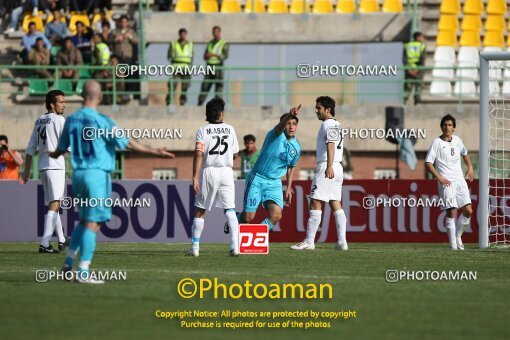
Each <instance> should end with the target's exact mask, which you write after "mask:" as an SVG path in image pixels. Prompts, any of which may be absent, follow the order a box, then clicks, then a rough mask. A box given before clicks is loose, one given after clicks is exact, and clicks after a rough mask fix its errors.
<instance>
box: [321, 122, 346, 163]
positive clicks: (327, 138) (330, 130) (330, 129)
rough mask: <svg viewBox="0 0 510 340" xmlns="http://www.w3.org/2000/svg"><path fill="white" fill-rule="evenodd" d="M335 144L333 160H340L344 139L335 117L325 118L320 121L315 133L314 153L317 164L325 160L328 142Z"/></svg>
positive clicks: (326, 158)
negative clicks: (315, 146) (317, 130)
mask: <svg viewBox="0 0 510 340" xmlns="http://www.w3.org/2000/svg"><path fill="white" fill-rule="evenodd" d="M329 143H334V144H335V156H334V159H333V162H334V163H336V162H338V163H339V162H341V161H342V159H343V151H344V150H343V146H344V139H343V134H342V128H341V127H340V123H339V122H338V121H336V120H335V119H332V118H331V119H326V120H325V121H323V122H322V125H321V128H320V129H319V133H318V134H317V151H316V154H315V157H316V160H317V164H318V163H322V162H327V160H328V144H329Z"/></svg>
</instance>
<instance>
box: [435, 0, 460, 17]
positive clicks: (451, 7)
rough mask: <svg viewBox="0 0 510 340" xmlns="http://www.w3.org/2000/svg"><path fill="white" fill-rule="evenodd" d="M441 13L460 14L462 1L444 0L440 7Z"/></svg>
mask: <svg viewBox="0 0 510 340" xmlns="http://www.w3.org/2000/svg"><path fill="white" fill-rule="evenodd" d="M439 12H440V13H441V14H459V13H460V1H459V0H443V1H441V7H440V9H439Z"/></svg>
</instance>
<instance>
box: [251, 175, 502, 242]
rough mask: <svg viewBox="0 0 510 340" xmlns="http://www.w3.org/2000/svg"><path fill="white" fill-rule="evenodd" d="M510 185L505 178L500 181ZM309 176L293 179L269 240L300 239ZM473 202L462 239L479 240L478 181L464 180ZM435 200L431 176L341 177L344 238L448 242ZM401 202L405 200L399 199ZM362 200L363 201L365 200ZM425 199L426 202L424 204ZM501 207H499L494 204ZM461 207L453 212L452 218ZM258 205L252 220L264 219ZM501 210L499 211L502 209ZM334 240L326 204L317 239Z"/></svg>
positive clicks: (334, 236) (295, 240)
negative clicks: (289, 201) (288, 198)
mask: <svg viewBox="0 0 510 340" xmlns="http://www.w3.org/2000/svg"><path fill="white" fill-rule="evenodd" d="M505 182H506V187H510V180H507V181H505ZM310 185H311V182H310V181H295V182H294V183H293V192H294V197H293V201H292V204H291V205H290V206H289V207H285V209H284V211H283V218H282V220H281V221H280V223H279V225H278V226H276V228H275V230H274V231H273V232H271V233H270V241H271V242H299V241H302V240H303V239H304V238H305V235H306V224H307V221H308V198H307V197H308V194H309V192H310ZM468 187H469V189H470V192H471V200H472V203H473V216H472V217H471V224H470V226H469V227H468V228H467V230H466V231H465V233H464V236H463V241H464V242H466V243H474V242H478V222H477V208H478V181H473V182H472V183H471V182H468ZM365 197H373V199H378V201H384V202H386V203H388V202H391V203H392V204H395V203H396V204H398V202H400V203H401V204H400V206H393V207H390V206H384V205H383V204H381V205H379V206H377V207H374V208H371V209H366V208H364V207H363V204H364V198H365ZM493 199H494V198H493ZM434 200H439V196H438V187H437V181H435V180H351V181H344V185H343V188H342V207H343V209H344V211H345V214H346V216H347V240H348V241H349V242H417V243H422V242H439V243H445V242H447V236H446V228H445V214H446V212H444V211H441V209H440V208H439V207H438V206H437V205H435V206H430V205H431V204H427V203H430V202H431V201H434ZM404 202H405V204H404ZM365 203H366V202H365ZM424 203H425V204H424ZM497 209H504V208H497ZM459 214H460V211H458V212H457V217H458V216H459ZM265 215H266V212H265V211H263V210H259V211H258V213H257V216H256V219H255V221H256V222H259V221H262V220H263V219H264V218H265ZM500 215H504V212H503V211H501V212H500ZM337 239H338V237H337V231H336V225H335V219H334V216H333V214H332V211H331V209H330V207H329V206H328V205H326V206H325V207H323V215H322V220H321V225H320V228H319V231H318V232H317V237H316V242H336V241H337Z"/></svg>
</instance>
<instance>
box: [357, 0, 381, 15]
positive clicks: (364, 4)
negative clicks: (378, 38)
mask: <svg viewBox="0 0 510 340" xmlns="http://www.w3.org/2000/svg"><path fill="white" fill-rule="evenodd" d="M359 12H360V13H374V12H379V3H377V0H361V2H360V4H359Z"/></svg>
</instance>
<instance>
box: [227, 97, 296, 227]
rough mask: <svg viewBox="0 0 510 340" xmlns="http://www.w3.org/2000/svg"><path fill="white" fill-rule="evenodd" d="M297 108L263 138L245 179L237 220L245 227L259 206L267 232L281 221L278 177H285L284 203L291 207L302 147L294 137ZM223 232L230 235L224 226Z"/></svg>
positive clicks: (280, 192)
mask: <svg viewBox="0 0 510 340" xmlns="http://www.w3.org/2000/svg"><path fill="white" fill-rule="evenodd" d="M300 108H301V105H299V106H298V107H294V108H292V109H291V110H290V112H289V113H286V114H284V115H282V116H281V117H280V122H279V123H278V124H277V125H276V126H275V127H274V128H272V129H271V130H269V132H268V133H267V134H266V138H265V139H264V144H262V149H261V150H260V156H259V158H258V159H257V162H255V165H254V166H253V168H252V169H251V171H250V174H249V175H248V177H247V178H246V184H245V187H244V199H243V213H242V214H241V215H240V220H241V221H242V222H244V223H250V222H251V221H252V220H253V218H254V217H255V213H256V212H257V208H258V207H259V205H260V204H261V203H262V206H263V207H264V209H266V210H267V212H268V216H267V217H266V218H265V219H264V221H262V222H261V223H262V224H267V226H268V227H269V230H272V229H273V227H274V225H275V224H276V223H278V222H279V221H280V220H281V218H282V212H283V205H284V200H283V186H282V181H281V177H282V176H283V175H285V174H286V176H287V189H286V190H285V202H286V203H287V204H290V203H291V201H292V180H293V178H294V172H295V166H296V164H297V161H298V159H299V156H301V145H300V144H299V142H298V141H297V139H296V136H295V135H296V130H297V125H298V122H299V118H298V117H297V114H298V112H299V109H300ZM225 232H226V233H228V232H229V230H228V228H227V226H225Z"/></svg>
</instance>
